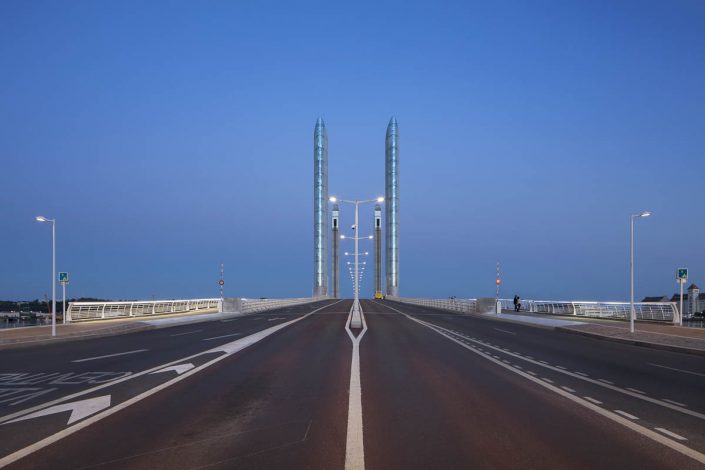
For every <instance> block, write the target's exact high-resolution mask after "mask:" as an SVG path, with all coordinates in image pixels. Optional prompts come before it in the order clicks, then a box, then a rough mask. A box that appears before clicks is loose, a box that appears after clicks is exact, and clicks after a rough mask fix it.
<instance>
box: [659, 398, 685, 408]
mask: <svg viewBox="0 0 705 470" xmlns="http://www.w3.org/2000/svg"><path fill="white" fill-rule="evenodd" d="M661 400H663V401H667V402H668V403H673V404H674V405H678V406H688V405H686V404H685V403H681V402H679V401H675V400H669V399H668V398H662V399H661Z"/></svg>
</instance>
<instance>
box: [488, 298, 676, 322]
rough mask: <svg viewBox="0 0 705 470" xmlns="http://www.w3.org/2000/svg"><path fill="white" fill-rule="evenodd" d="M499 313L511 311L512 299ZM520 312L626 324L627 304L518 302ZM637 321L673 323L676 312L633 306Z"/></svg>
mask: <svg viewBox="0 0 705 470" xmlns="http://www.w3.org/2000/svg"><path fill="white" fill-rule="evenodd" d="M500 302H501V303H502V309H503V310H514V300H513V299H500ZM521 311H524V312H531V313H543V314H548V315H572V316H576V317H589V318H611V319H617V320H628V319H629V314H630V312H631V307H630V304H629V302H591V301H557V300H524V299H522V300H521ZM634 313H635V315H636V319H637V320H650V321H665V322H676V321H677V320H678V308H677V307H676V303H675V302H634Z"/></svg>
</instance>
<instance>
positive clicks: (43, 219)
mask: <svg viewBox="0 0 705 470" xmlns="http://www.w3.org/2000/svg"><path fill="white" fill-rule="evenodd" d="M36 221H37V222H51V335H52V336H56V219H47V218H46V217H44V216H41V215H38V216H37V217H36Z"/></svg>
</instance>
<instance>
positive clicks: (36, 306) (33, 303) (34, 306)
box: [0, 297, 105, 313]
mask: <svg viewBox="0 0 705 470" xmlns="http://www.w3.org/2000/svg"><path fill="white" fill-rule="evenodd" d="M69 302H105V300H103V299H93V298H90V297H81V298H78V299H66V307H68V306H69ZM56 311H57V312H61V300H57V301H56ZM0 312H47V313H50V312H51V300H49V301H45V300H39V299H37V300H28V301H14V300H0Z"/></svg>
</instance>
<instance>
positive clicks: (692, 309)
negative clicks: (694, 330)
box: [642, 284, 705, 317]
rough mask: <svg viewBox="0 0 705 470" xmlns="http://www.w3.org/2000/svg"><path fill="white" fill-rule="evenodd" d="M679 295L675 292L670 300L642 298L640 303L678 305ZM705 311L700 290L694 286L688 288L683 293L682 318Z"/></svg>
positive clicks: (703, 296)
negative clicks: (671, 303)
mask: <svg viewBox="0 0 705 470" xmlns="http://www.w3.org/2000/svg"><path fill="white" fill-rule="evenodd" d="M680 301H681V294H680V292H677V293H675V294H673V297H671V298H670V299H669V298H668V296H665V295H664V296H663V297H644V300H642V302H676V303H677V304H680ZM703 310H705V293H700V288H699V287H698V286H696V285H695V284H691V285H690V287H688V290H687V292H683V316H684V317H690V316H693V314H695V313H697V312H702V311H703Z"/></svg>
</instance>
